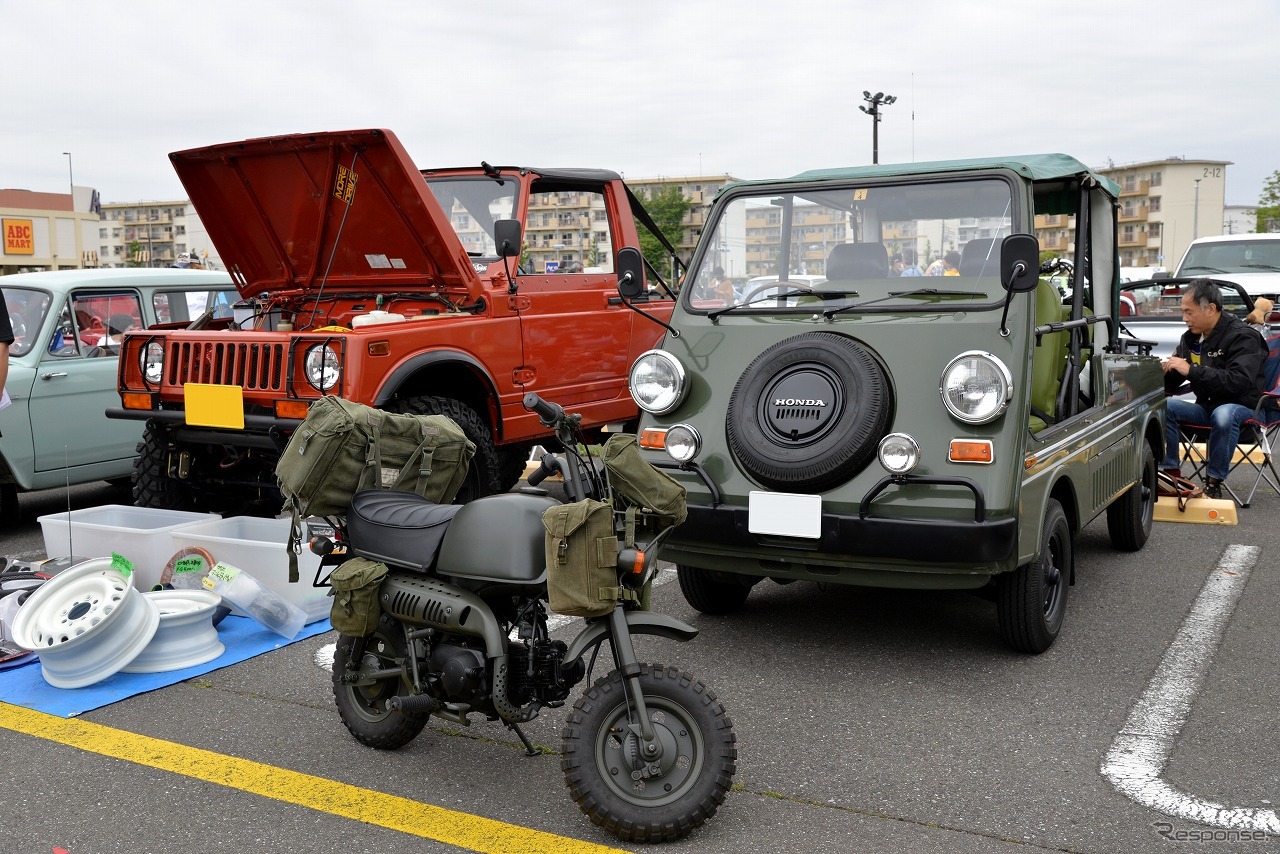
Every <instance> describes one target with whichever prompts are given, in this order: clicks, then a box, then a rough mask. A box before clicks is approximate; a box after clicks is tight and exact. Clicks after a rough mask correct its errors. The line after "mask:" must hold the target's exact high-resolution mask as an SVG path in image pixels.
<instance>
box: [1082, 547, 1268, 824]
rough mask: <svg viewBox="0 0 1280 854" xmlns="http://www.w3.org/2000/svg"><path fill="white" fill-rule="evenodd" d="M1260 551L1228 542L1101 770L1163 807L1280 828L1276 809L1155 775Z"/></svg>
mask: <svg viewBox="0 0 1280 854" xmlns="http://www.w3.org/2000/svg"><path fill="white" fill-rule="evenodd" d="M1261 551H1262V550H1261V549H1260V548H1258V547H1256V546H1229V547H1227V549H1226V551H1224V552H1223V554H1222V559H1221V560H1220V561H1219V562H1218V566H1217V568H1215V569H1214V570H1213V572H1211V573H1209V577H1208V579H1206V581H1205V583H1204V586H1203V587H1202V588H1201V589H1200V595H1199V596H1197V597H1196V601H1195V604H1194V605H1192V607H1191V613H1190V614H1189V615H1188V616H1187V619H1186V620H1185V621H1184V622H1183V624H1182V628H1180V629H1179V630H1178V634H1177V636H1176V637H1175V638H1174V639H1173V643H1172V644H1170V645H1169V649H1168V651H1167V652H1166V653H1165V655H1164V658H1163V659H1162V660H1161V662H1160V666H1159V667H1157V668H1156V672H1155V675H1154V676H1153V677H1152V678H1151V681H1150V682H1149V683H1148V684H1147V690H1146V691H1144V692H1143V694H1142V696H1141V697H1140V698H1139V699H1138V702H1137V703H1136V704H1135V705H1134V707H1133V709H1132V710H1131V711H1130V712H1129V719H1128V720H1127V721H1125V725H1124V728H1123V729H1122V730H1121V731H1120V733H1119V734H1118V735H1117V736H1116V739H1115V741H1113V742H1112V743H1111V749H1110V750H1109V751H1107V755H1106V758H1105V759H1103V761H1102V768H1101V771H1102V776H1103V777H1105V778H1107V780H1108V781H1110V782H1111V784H1112V785H1113V786H1115V787H1116V790H1117V791H1119V792H1120V793H1121V794H1123V795H1125V796H1127V797H1129V798H1131V799H1133V800H1134V801H1137V802H1138V803H1139V804H1142V805H1143V806H1146V807H1149V808H1151V809H1153V810H1156V811H1158V812H1162V813H1164V814H1165V815H1170V816H1174V817H1176V818H1183V819H1187V820H1188V821H1194V822H1198V823H1200V824H1207V825H1210V826H1212V827H1222V828H1227V829H1231V830H1260V831H1263V832H1265V833H1272V834H1280V816H1278V815H1277V814H1276V811H1275V810H1274V809H1267V808H1262V807H1232V806H1227V805H1225V804H1219V803H1215V802H1213V801H1210V800H1206V799H1205V798H1202V797H1199V796H1198V795H1192V794H1187V793H1185V792H1179V791H1178V790H1176V789H1174V788H1173V787H1172V786H1170V785H1169V784H1168V783H1166V782H1165V781H1164V780H1163V779H1161V774H1163V773H1164V768H1165V764H1166V763H1167V762H1168V759H1169V752H1170V750H1171V749H1172V748H1173V743H1174V740H1175V739H1176V738H1177V737H1178V734H1179V733H1181V732H1182V727H1183V725H1184V724H1185V723H1186V721H1187V715H1188V713H1189V712H1190V711H1191V704H1192V702H1193V701H1194V700H1195V697H1196V693H1197V692H1198V691H1199V690H1200V686H1201V684H1202V683H1203V682H1204V678H1205V675H1206V674H1207V673H1208V670H1209V665H1210V664H1212V663H1213V657H1214V655H1215V654H1216V653H1217V651H1218V646H1219V645H1220V644H1221V643H1222V636H1223V633H1224V632H1225V631H1226V626H1227V623H1228V622H1230V620H1231V615H1232V613H1233V612H1234V611H1235V607H1236V603H1237V602H1238V601H1239V600H1240V595H1241V594H1242V593H1243V592H1244V587H1245V584H1246V583H1248V581H1249V573H1250V572H1251V571H1252V570H1253V566H1254V564H1255V563H1257V561H1258V556H1259V554H1261Z"/></svg>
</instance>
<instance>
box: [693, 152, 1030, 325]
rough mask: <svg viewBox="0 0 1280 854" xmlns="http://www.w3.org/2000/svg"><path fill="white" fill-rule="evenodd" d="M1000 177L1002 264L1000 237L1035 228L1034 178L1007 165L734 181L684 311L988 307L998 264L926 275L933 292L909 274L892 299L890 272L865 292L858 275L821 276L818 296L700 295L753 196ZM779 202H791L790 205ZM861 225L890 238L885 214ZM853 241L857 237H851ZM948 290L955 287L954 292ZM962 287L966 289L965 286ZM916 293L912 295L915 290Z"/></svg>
mask: <svg viewBox="0 0 1280 854" xmlns="http://www.w3.org/2000/svg"><path fill="white" fill-rule="evenodd" d="M993 180H994V181H998V182H1000V183H1002V184H1004V185H1005V187H1006V189H1007V192H1008V200H1007V203H1006V204H1007V207H1006V211H1007V214H1006V215H1004V216H1003V219H1004V222H1003V223H1002V224H1001V225H999V226H998V227H997V229H996V233H995V234H994V236H993V240H994V247H995V250H994V255H993V257H992V260H993V261H996V262H997V263H996V264H995V265H994V268H998V256H999V245H1000V240H1001V238H1003V237H1004V236H1006V235H1008V234H1016V233H1024V232H1027V231H1028V226H1027V225H1026V224H1025V223H1026V220H1028V219H1029V217H1028V216H1027V214H1026V210H1027V206H1028V204H1029V200H1028V197H1027V194H1028V193H1029V185H1028V184H1027V183H1026V182H1025V181H1023V180H1021V178H1020V177H1019V176H1017V175H1015V174H1012V173H1011V172H1010V171H1009V170H1007V169H1002V168H995V169H991V168H988V169H981V170H973V171H960V172H952V173H946V174H933V175H895V176H889V177H882V178H880V177H878V178H874V179H867V178H857V179H849V178H842V179H838V180H810V181H777V182H761V183H755V182H752V183H749V184H743V185H740V186H737V187H730V188H728V189H727V190H726V191H724V192H723V193H722V194H721V195H720V196H719V197H718V198H717V199H716V201H715V203H714V205H713V207H712V210H711V214H710V216H709V217H708V221H707V227H706V228H705V230H704V231H703V239H702V240H700V241H699V243H698V247H697V250H696V252H695V254H694V257H693V259H692V263H691V265H690V272H689V274H688V275H687V276H686V277H685V280H684V282H683V283H682V287H681V291H682V293H681V294H680V299H681V305H682V306H683V308H684V310H685V311H687V312H689V313H691V314H695V315H706V316H708V317H710V318H712V319H713V320H714V319H716V318H718V317H720V316H722V315H724V314H726V313H732V314H741V313H745V314H761V313H768V314H783V313H786V314H791V313H798V314H812V313H815V312H818V313H822V314H826V315H828V316H830V315H831V314H845V315H848V314H858V313H864V312H865V313H894V312H902V311H906V312H920V313H928V312H939V311H953V310H957V309H958V308H961V307H962V308H963V309H964V310H966V311H985V310H993V309H999V308H1002V307H1003V305H1004V297H1005V292H1004V288H1003V285H1002V284H1001V283H1000V282H999V276H998V275H996V272H997V269H994V268H993V269H992V270H991V272H990V273H987V274H984V275H983V276H982V278H981V284H980V285H977V286H975V282H976V281H978V280H977V279H976V278H975V277H973V276H961V277H953V278H942V277H932V278H930V280H929V281H928V282H927V285H928V286H931V287H932V290H933V291H934V292H933V293H927V294H925V293H916V292H917V291H919V290H920V289H921V288H922V287H923V286H926V282H922V281H918V280H917V279H918V278H920V277H905V279H904V281H903V282H902V283H901V287H894V288H893V289H892V294H891V298H889V299H885V296H886V291H885V290H884V287H883V286H884V285H885V284H886V282H887V280H886V279H870V280H863V281H864V282H873V283H875V284H876V285H877V287H875V288H874V289H870V288H863V289H861V291H862V292H861V293H860V292H859V291H860V289H859V281H858V280H852V281H850V280H845V281H837V280H831V281H830V282H829V290H827V291H826V292H823V291H822V287H823V285H822V284H821V283H818V284H814V285H813V286H812V287H813V289H814V290H815V293H814V294H812V297H813V298H811V299H803V298H801V299H797V298H796V297H803V296H809V295H808V294H804V293H802V292H800V291H796V290H788V292H787V293H786V294H783V296H784V297H790V298H786V299H778V300H775V299H765V300H762V301H759V302H753V303H751V304H749V305H748V304H743V303H742V302H740V301H738V300H741V299H742V297H743V296H745V293H737V288H736V287H735V302H734V304H732V305H729V304H726V303H725V302H724V301H722V300H706V299H698V298H696V292H697V287H698V286H699V285H700V284H701V283H702V282H703V281H704V280H705V279H706V278H707V277H708V275H709V272H708V271H711V270H713V269H714V268H715V267H716V266H717V265H716V263H715V259H716V258H717V251H719V252H720V253H723V251H724V250H723V247H717V243H718V242H720V231H719V230H720V228H721V224H722V222H724V221H725V217H726V216H727V215H729V212H730V211H731V210H733V209H734V206H735V204H736V203H740V202H743V201H744V200H746V199H757V200H766V199H769V198H778V197H784V196H786V197H791V198H792V199H793V200H794V199H804V198H805V197H808V198H814V197H822V196H827V197H830V196H831V195H833V194H837V193H857V192H860V191H863V190H866V191H874V190H875V189H876V188H881V189H883V188H889V187H894V188H897V187H902V188H919V187H927V186H930V185H943V184H948V185H958V184H966V183H973V182H991V181H993ZM780 207H783V208H785V206H780ZM792 207H793V208H794V207H795V206H794V205H793V206H792ZM737 209H738V210H745V208H744V207H743V206H742V205H741V204H738V205H737ZM826 209H827V210H830V211H835V210H838V209H837V208H836V207H834V206H832V207H828V208H826ZM744 219H745V215H744ZM954 219H956V220H961V219H977V217H956V218H954ZM859 225H861V227H863V228H867V227H874V228H876V229H877V230H878V231H879V233H880V235H881V239H882V240H889V239H891V238H885V237H883V235H884V233H885V231H886V226H884V225H883V224H882V223H880V222H878V221H874V222H870V223H868V222H861V223H859ZM783 227H788V228H790V229H792V231H791V233H792V238H791V239H792V241H794V240H795V239H796V237H797V234H796V231H795V229H796V228H797V226H796V225H795V224H794V223H791V222H788V221H786V218H785V217H784V218H783V221H782V222H781V223H779V229H781V228H783ZM801 227H803V226H801ZM844 228H846V229H847V234H848V235H849V236H850V237H852V236H854V234H855V231H854V230H855V229H857V228H858V225H846V226H844ZM741 230H742V232H743V234H745V233H746V231H747V228H746V226H745V224H744V225H743V226H741ZM1032 233H1033V232H1032ZM800 236H803V235H800ZM970 239H973V238H970ZM777 242H778V244H781V242H782V241H781V235H780V234H779V237H778V238H777ZM848 242H853V241H851V240H850V241H848ZM827 245H828V244H826V243H825V242H824V244H823V248H824V254H825V250H826V247H827ZM890 251H891V250H890ZM744 252H745V250H744ZM774 263H775V269H776V263H777V262H776V261H775V262H774ZM918 263H920V266H921V267H922V268H923V266H924V265H925V264H926V263H927V259H919V262H918ZM824 267H825V264H824ZM822 272H824V271H818V274H819V275H821V273H822ZM764 275H766V276H772V275H775V274H774V273H766V274H764ZM790 275H792V276H795V277H797V279H800V280H801V281H798V282H797V284H803V285H804V286H806V287H809V286H810V282H809V281H805V280H808V279H812V278H813V277H814V276H813V274H809V273H792V274H790ZM953 276H954V274H953ZM892 277H893V275H892V272H891V274H890V277H889V278H892ZM737 278H738V279H740V280H741V282H742V285H743V287H744V288H745V284H746V282H747V281H748V280H758V279H760V278H762V276H761V275H760V274H759V272H758V271H757V270H749V271H748V272H746V273H739V274H738V276H737ZM939 279H941V280H939ZM782 281H783V282H788V281H796V280H793V279H790V278H783V279H782ZM974 291H981V294H980V295H977V296H975V295H974V294H973V293H971V292H974ZM947 292H952V293H950V294H948V293H947ZM955 292H965V293H963V294H959V293H955ZM909 293H910V295H908V294H909ZM948 296H949V297H950V298H947V299H945V300H944V299H940V297H948ZM982 296H985V297H986V298H987V301H985V302H965V301H964V300H965V299H980V298H981V297H982ZM899 297H900V298H899ZM957 297H960V299H957ZM872 301H874V304H871V303H872ZM940 303H941V304H940Z"/></svg>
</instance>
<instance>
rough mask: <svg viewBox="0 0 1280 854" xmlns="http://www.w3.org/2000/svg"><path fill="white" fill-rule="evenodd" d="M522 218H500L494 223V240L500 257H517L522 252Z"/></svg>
mask: <svg viewBox="0 0 1280 854" xmlns="http://www.w3.org/2000/svg"><path fill="white" fill-rule="evenodd" d="M520 237H521V234H520V220H518V219H500V220H497V221H495V222H494V224H493V242H494V244H496V245H497V247H498V257H499V258H515V257H516V256H518V255H519V254H520Z"/></svg>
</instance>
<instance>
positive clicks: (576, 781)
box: [560, 664, 738, 842]
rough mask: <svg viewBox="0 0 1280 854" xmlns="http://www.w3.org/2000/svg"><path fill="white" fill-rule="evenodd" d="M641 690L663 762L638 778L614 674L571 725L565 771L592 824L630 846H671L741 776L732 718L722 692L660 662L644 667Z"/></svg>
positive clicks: (588, 697)
mask: <svg viewBox="0 0 1280 854" xmlns="http://www.w3.org/2000/svg"><path fill="white" fill-rule="evenodd" d="M639 682H640V690H641V693H642V694H643V695H644V700H645V705H646V707H647V709H648V712H649V719H650V720H651V721H653V723H654V726H655V728H656V730H657V733H658V737H659V740H660V742H661V743H662V745H663V757H662V759H661V760H659V763H660V768H661V770H660V771H659V773H658V774H657V775H656V776H654V777H650V778H648V779H641V780H636V779H633V777H632V775H631V771H632V769H633V768H635V767H636V766H635V765H634V764H633V763H631V762H628V761H627V759H628V758H629V756H630V750H629V748H630V747H633V745H632V744H631V743H630V742H631V738H630V737H629V734H628V733H627V729H626V724H627V691H626V690H625V688H624V685H623V678H622V674H621V673H620V672H619V671H617V670H615V671H613V672H612V673H610V674H609V675H608V676H606V677H604V678H603V679H601V680H599V681H598V682H596V683H595V684H594V685H592V686H591V688H589V689H588V690H587V691H586V692H585V693H584V694H583V695H582V697H581V699H579V700H578V702H577V703H576V704H574V707H573V711H572V712H570V713H569V718H568V720H567V721H566V722H565V727H564V731H563V733H562V736H563V741H562V745H561V751H562V758H561V760H560V768H561V769H562V770H563V771H564V777H565V782H566V783H567V784H568V786H569V794H570V796H571V797H572V798H573V800H574V802H575V803H577V805H578V807H579V808H580V809H581V810H582V811H583V813H585V814H586V816H587V817H588V818H589V819H591V821H592V822H594V823H595V824H597V825H599V826H600V827H602V828H604V829H605V830H607V831H609V832H610V833H612V834H614V835H615V836H617V837H618V838H619V839H624V840H626V841H628V842H670V841H672V840H675V839H679V838H681V837H683V836H685V835H686V834H688V833H689V832H690V831H692V830H693V829H694V828H696V827H700V826H701V825H702V824H703V823H704V822H705V821H706V820H707V819H709V818H711V816H713V815H715V812H716V810H717V809H718V808H719V807H720V805H721V804H723V803H724V798H725V794H726V793H727V792H728V791H729V787H730V786H731V785H732V783H733V775H734V773H735V772H736V771H737V767H738V763H737V758H738V751H737V749H736V748H735V747H734V742H735V740H736V739H735V736H734V734H733V721H731V720H730V719H729V715H728V714H727V713H726V712H725V710H724V706H723V705H721V703H720V701H719V700H718V699H716V695H715V692H713V691H712V690H711V689H710V688H708V687H707V686H706V685H705V684H703V683H702V682H701V681H699V680H697V679H694V678H693V677H692V676H689V675H686V674H684V673H681V672H680V671H679V670H677V669H676V668H674V667H666V666H664V665H661V664H643V665H640V676H639Z"/></svg>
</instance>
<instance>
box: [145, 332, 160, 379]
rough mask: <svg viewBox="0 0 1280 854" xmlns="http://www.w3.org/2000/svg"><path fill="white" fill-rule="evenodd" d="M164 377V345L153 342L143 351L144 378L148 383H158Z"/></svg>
mask: <svg viewBox="0 0 1280 854" xmlns="http://www.w3.org/2000/svg"><path fill="white" fill-rule="evenodd" d="M163 376H164V345H163V344H161V343H160V342H159V341H152V342H151V343H150V344H148V345H147V346H146V348H145V349H143V351H142V378H143V379H144V380H146V381H147V382H148V383H152V384H154V383H158V382H160V379H161V378H162V377H163Z"/></svg>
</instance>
